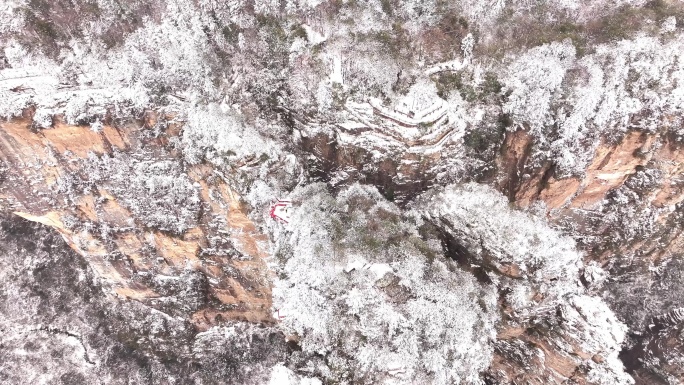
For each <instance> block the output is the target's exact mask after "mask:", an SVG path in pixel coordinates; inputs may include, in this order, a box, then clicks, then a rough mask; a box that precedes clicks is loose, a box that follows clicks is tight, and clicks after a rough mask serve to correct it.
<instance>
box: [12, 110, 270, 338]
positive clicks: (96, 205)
mask: <svg viewBox="0 0 684 385" xmlns="http://www.w3.org/2000/svg"><path fill="white" fill-rule="evenodd" d="M156 119H157V117H156V115H154V116H148V119H147V123H148V124H153V123H154V121H155V120H156ZM141 129H145V128H137V127H135V126H131V127H127V128H125V129H121V128H114V127H110V126H105V127H103V128H102V130H101V131H100V132H94V131H92V130H91V129H90V128H89V127H82V126H69V125H66V124H64V123H57V124H55V126H54V128H50V129H45V130H40V131H35V130H32V129H31V128H30V121H29V120H28V119H16V120H12V121H9V122H2V123H0V159H2V160H3V161H4V162H5V163H6V164H8V165H10V166H12V167H13V168H12V170H10V171H11V173H12V176H13V178H14V179H15V180H16V181H17V182H18V183H20V185H19V186H17V187H16V188H13V189H12V190H10V191H3V194H4V195H5V196H6V197H5V198H4V199H6V200H7V201H12V202H14V203H13V204H14V205H16V206H18V208H19V210H17V215H20V216H22V217H24V218H26V219H29V220H32V221H36V222H40V223H43V224H45V225H48V226H51V227H53V228H55V229H56V230H57V231H59V232H60V233H61V234H62V236H63V237H64V238H65V240H66V241H67V242H68V244H69V245H70V246H71V247H72V248H74V249H75V250H76V251H78V252H79V253H81V254H82V255H84V256H85V257H86V258H87V260H88V261H89V262H90V264H91V265H92V267H93V269H94V270H95V271H96V272H98V274H99V275H100V276H101V277H102V278H103V279H105V280H107V281H108V282H109V283H110V284H111V285H112V290H113V292H114V293H116V294H117V295H119V296H122V297H125V298H129V299H132V300H138V301H142V302H144V303H146V304H147V305H149V306H155V305H154V303H155V301H154V300H153V299H154V298H157V297H159V294H158V293H157V291H155V289H154V288H153V287H151V286H148V285H147V284H145V283H142V282H146V281H141V280H140V279H137V278H136V277H141V276H143V275H141V274H164V275H166V276H169V277H171V278H172V279H177V277H180V276H181V275H182V274H184V273H185V272H187V271H188V269H190V270H194V271H197V272H199V273H201V274H203V275H205V276H206V277H207V278H208V281H207V282H208V287H207V290H208V291H207V295H208V296H210V297H211V298H212V299H213V301H214V302H209V303H214V305H211V306H210V307H206V308H204V309H201V310H198V311H195V312H194V313H192V314H188V318H189V319H190V320H192V321H193V322H195V324H196V326H197V327H198V328H199V329H206V328H208V327H210V326H212V325H214V324H216V323H217V322H220V321H228V320H245V321H251V322H272V315H271V283H270V272H269V270H268V267H267V265H266V263H265V262H264V260H263V258H265V257H266V256H268V254H269V253H268V247H267V238H266V237H265V236H264V235H263V234H259V232H258V230H257V228H256V226H255V225H254V223H252V222H251V220H250V219H249V218H248V216H247V214H246V213H245V211H244V208H243V207H242V205H241V203H240V197H239V196H238V194H236V193H235V191H234V190H233V189H231V188H230V186H228V185H227V184H226V182H225V181H224V180H223V179H221V178H217V177H216V176H215V172H214V170H213V169H212V168H211V167H209V166H197V167H195V168H193V169H191V170H190V171H189V176H190V177H191V178H192V179H194V180H196V181H198V182H199V184H200V197H201V199H202V200H203V201H204V202H205V204H206V206H208V207H209V208H210V211H209V212H208V213H207V218H212V217H215V216H223V217H224V218H226V226H225V228H223V229H214V228H207V227H204V226H205V225H206V223H205V222H204V220H200V224H199V226H198V227H195V228H192V229H189V230H187V231H185V232H184V233H183V234H170V233H165V232H161V231H156V230H154V229H142V226H139V225H136V224H135V221H136V220H135V218H134V217H133V215H132V214H131V211H130V210H129V209H127V208H126V207H124V206H122V204H121V201H120V199H118V198H117V197H116V196H115V195H114V194H113V193H112V192H110V189H108V188H107V187H106V186H99V185H98V186H96V190H95V192H91V193H84V194H83V195H80V196H71V197H68V199H67V197H66V196H64V195H61V194H62V193H58V192H56V191H57V190H56V188H55V185H56V183H57V181H58V180H59V179H60V178H62V177H63V176H64V175H67V174H71V175H77V176H78V173H80V172H82V170H79V169H78V163H77V161H79V160H80V159H85V158H87V157H88V155H89V153H94V154H109V153H111V151H114V150H117V151H122V152H125V151H130V149H131V147H134V145H135V142H136V141H137V140H139V139H136V138H137V135H138V130H141ZM178 132H179V130H176V131H174V133H176V134H177V133H178ZM164 143H168V140H167V139H164V140H161V141H159V140H157V141H153V142H150V143H148V144H147V147H154V146H160V147H156V148H154V149H153V150H154V151H156V152H159V153H161V154H166V155H165V156H167V157H170V156H173V152H172V151H171V150H167V149H166V148H164V147H163V145H164ZM210 177H211V178H210ZM209 179H211V180H212V182H211V183H208V182H207V180H209ZM45 196H49V197H51V198H52V199H51V200H46V199H44V198H41V197H45ZM70 202H73V203H70ZM66 217H75V218H79V219H80V220H82V221H84V222H86V223H92V224H93V225H94V226H96V227H92V226H91V227H92V229H91V228H89V227H85V228H84V227H81V228H78V229H72V227H68V226H66V225H65V223H64V222H65V219H64V218H66ZM99 229H103V232H101V231H100V230H99ZM106 229H118V230H117V231H116V232H114V233H111V234H109V235H107V231H106ZM210 238H212V239H217V238H220V239H223V238H226V239H227V240H229V243H228V244H226V246H222V247H223V248H230V247H231V246H230V245H231V244H232V247H234V248H235V249H236V250H237V252H238V255H241V256H242V257H241V258H238V259H234V258H233V257H234V255H233V254H225V253H223V254H222V252H221V250H218V253H217V252H213V253H209V254H206V255H202V250H203V249H204V248H206V247H208V244H209V241H208V240H209V239H210Z"/></svg>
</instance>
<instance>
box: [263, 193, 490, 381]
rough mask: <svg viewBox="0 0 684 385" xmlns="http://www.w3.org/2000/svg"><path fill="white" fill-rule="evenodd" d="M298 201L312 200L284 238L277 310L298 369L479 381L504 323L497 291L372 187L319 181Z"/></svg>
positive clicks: (329, 374)
mask: <svg viewBox="0 0 684 385" xmlns="http://www.w3.org/2000/svg"><path fill="white" fill-rule="evenodd" d="M293 199H295V200H296V201H303V200H304V199H305V200H306V204H305V205H301V206H299V208H298V209H297V210H296V211H295V214H294V217H293V218H292V221H291V222H290V225H289V226H288V227H289V228H290V229H291V231H289V230H282V231H283V232H282V233H281V234H280V235H279V237H278V245H277V247H278V248H277V250H276V257H277V258H278V260H279V261H280V262H281V263H282V266H281V267H279V268H278V269H277V273H278V275H279V276H280V279H279V281H278V284H277V286H276V291H275V293H274V306H275V307H276V308H279V309H280V311H281V314H284V315H285V318H284V319H283V320H282V321H281V326H282V328H283V329H284V330H285V331H286V334H293V335H296V336H297V337H296V338H298V340H299V344H300V346H301V347H302V353H303V356H302V357H301V358H300V359H299V360H298V359H297V358H293V360H294V364H295V365H296V367H297V368H298V370H300V371H302V372H304V373H306V372H310V373H315V374H316V375H317V376H320V377H321V378H324V379H326V381H342V382H359V381H368V380H371V379H373V380H375V381H378V380H381V379H382V378H385V379H386V381H390V382H391V381H395V382H398V383H415V382H421V383H435V384H448V383H453V382H466V383H469V382H477V378H478V375H479V372H480V371H481V370H483V369H485V368H486V367H487V363H488V362H489V360H490V355H491V347H489V342H490V341H491V340H492V339H493V338H494V329H493V327H494V323H495V322H496V320H497V319H498V315H497V313H496V311H495V309H496V295H495V292H494V291H493V290H492V288H487V287H483V286H482V285H480V284H479V283H478V282H477V281H476V280H475V279H474V277H472V276H470V275H469V274H467V273H465V272H463V271H461V270H460V269H458V267H456V266H455V263H454V262H452V261H449V260H447V259H445V258H443V256H442V255H441V250H440V247H439V241H438V240H437V239H436V238H429V239H423V238H422V237H421V236H420V234H419V229H418V227H417V225H416V223H414V222H412V221H411V220H410V219H409V218H405V217H402V215H401V213H400V211H399V209H398V208H397V207H396V206H394V205H392V204H391V203H389V202H387V201H385V199H384V198H383V197H382V196H381V195H380V194H379V193H378V192H377V191H376V190H375V189H373V188H369V187H364V186H361V185H353V186H351V187H349V188H348V189H346V190H344V191H343V192H341V193H340V194H339V195H338V196H337V197H333V196H331V195H330V194H329V193H328V192H327V191H326V190H325V186H324V185H321V184H317V185H310V186H307V187H305V188H302V189H300V190H296V191H295V192H294V194H293ZM312 272H316V273H315V274H312ZM300 360H301V361H300ZM393 378H394V380H392V379H393Z"/></svg>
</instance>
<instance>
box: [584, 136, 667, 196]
mask: <svg viewBox="0 0 684 385" xmlns="http://www.w3.org/2000/svg"><path fill="white" fill-rule="evenodd" d="M655 139H656V136H655V135H649V134H645V133H641V132H637V131H632V132H630V133H628V134H627V135H626V136H625V138H624V139H623V140H622V141H621V142H620V143H619V144H616V145H612V146H611V145H607V144H605V143H604V144H602V145H600V146H599V148H598V149H597V150H596V153H595V155H594V160H593V161H592V162H591V164H590V165H589V167H588V168H587V171H586V177H585V178H584V181H583V183H582V187H581V188H580V192H579V194H578V195H577V196H576V197H575V198H574V199H573V200H572V206H573V207H579V208H584V209H587V208H591V207H592V206H593V205H595V204H596V203H598V202H600V201H601V200H602V199H603V198H604V197H605V196H606V193H607V192H608V191H609V190H611V189H614V188H616V187H620V186H621V185H622V184H623V183H624V182H625V180H626V179H627V177H628V176H629V175H631V174H633V173H635V172H636V168H637V167H638V166H643V165H645V164H646V163H648V161H649V160H650V159H651V156H652V154H651V153H650V150H651V146H652V145H653V143H654V141H655Z"/></svg>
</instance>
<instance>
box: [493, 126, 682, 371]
mask: <svg viewBox="0 0 684 385" xmlns="http://www.w3.org/2000/svg"><path fill="white" fill-rule="evenodd" d="M533 145H534V144H533V142H532V139H531V138H530V137H529V136H528V135H527V134H526V133H525V132H523V131H517V132H511V133H508V134H507V137H506V140H505V142H504V144H503V146H502V152H501V154H502V155H501V158H500V163H499V167H500V171H501V174H500V175H502V177H501V178H500V180H499V182H498V183H499V188H500V189H501V190H502V191H504V192H506V193H507V194H508V196H509V199H510V200H511V201H512V202H513V203H515V204H516V205H518V206H519V207H523V208H526V207H530V206H531V205H533V204H536V203H539V202H540V203H543V204H544V207H545V209H546V213H547V217H548V219H549V220H550V221H551V222H552V223H555V224H556V225H557V226H559V227H560V228H564V229H566V231H568V232H570V233H572V234H575V236H576V237H577V239H578V241H579V244H580V246H582V248H583V249H584V250H585V259H586V260H587V261H595V262H597V263H599V265H600V266H602V267H603V268H604V269H606V270H608V271H609V272H610V275H611V283H610V284H609V285H606V286H605V287H603V288H602V289H598V290H599V291H600V292H601V293H603V296H604V297H605V298H606V299H607V300H608V301H609V303H610V304H611V305H612V307H613V309H614V310H615V311H616V313H617V314H618V315H619V316H620V317H621V319H623V320H624V321H625V322H626V323H627V324H628V325H629V326H630V328H632V330H634V334H632V337H631V341H630V342H629V343H628V347H627V348H626V350H625V352H624V357H623V360H624V361H625V364H626V365H627V367H628V369H629V370H632V371H633V373H634V377H635V379H636V381H637V383H641V384H651V383H663V384H669V383H677V381H681V380H682V373H681V371H680V370H679V369H677V368H675V366H676V365H673V364H672V363H673V362H680V360H681V357H682V355H683V354H684V351H683V350H682V347H681V346H680V345H678V344H677V343H676V342H675V341H676V337H674V336H675V335H677V333H678V332H677V330H679V329H681V327H682V325H683V324H682V320H681V317H669V318H668V317H666V315H667V313H668V312H669V311H671V310H672V309H673V307H675V308H676V306H681V305H680V303H681V302H680V300H679V299H672V298H671V295H672V294H671V293H676V292H678V290H680V289H679V288H680V287H681V282H680V280H678V279H674V280H673V279H671V278H668V277H669V276H670V273H669V270H670V269H672V271H676V270H677V269H678V266H679V265H680V264H681V259H682V251H683V250H684V249H683V248H682V247H683V244H682V228H681V225H680V223H681V220H680V218H681V214H680V212H681V202H682V200H684V189H683V188H682V187H683V186H682V182H681V177H682V164H684V163H683V162H684V153H682V144H681V143H680V142H677V141H675V140H674V139H673V138H672V137H669V136H668V135H663V134H659V133H644V132H639V131H630V132H628V133H627V134H626V135H625V136H624V137H623V138H622V139H621V140H620V141H618V142H616V143H609V142H607V141H603V142H602V143H601V144H600V145H599V146H598V147H597V148H596V150H595V152H594V157H593V160H592V161H591V162H590V165H589V167H588V168H587V170H586V171H585V173H584V174H583V175H581V176H573V177H566V178H557V177H556V176H555V174H554V166H553V164H550V163H546V164H544V165H542V166H538V165H532V164H530V163H532V162H531V160H530V158H529V153H530V148H531V147H532V146H533ZM585 284H587V285H588V286H592V285H593V283H591V282H589V281H585ZM634 293H639V294H638V295H639V296H640V299H639V300H635V299H634V297H633V295H634ZM663 317H665V318H667V319H668V320H669V321H668V322H666V323H663V322H662V321H659V320H660V319H662V318H663ZM649 325H650V326H649ZM653 328H655V329H657V330H655V329H653ZM630 346H632V347H630ZM673 381H674V382H673Z"/></svg>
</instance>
